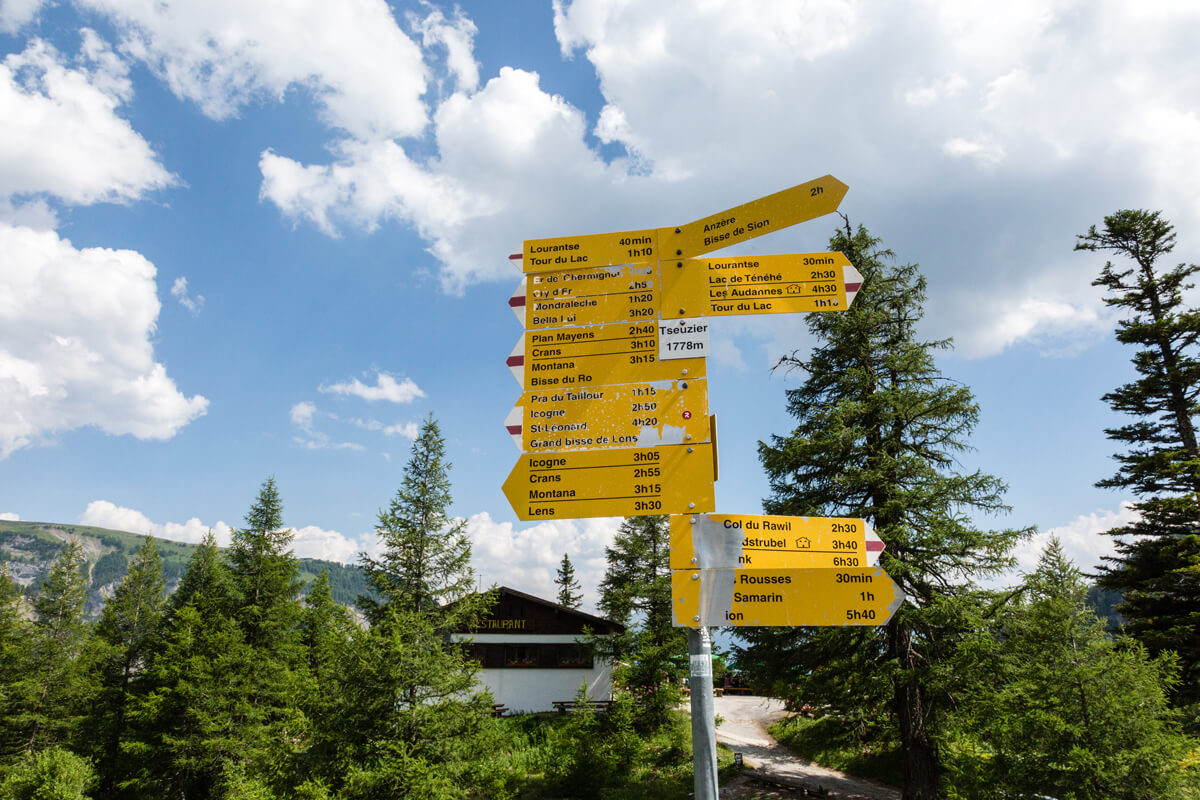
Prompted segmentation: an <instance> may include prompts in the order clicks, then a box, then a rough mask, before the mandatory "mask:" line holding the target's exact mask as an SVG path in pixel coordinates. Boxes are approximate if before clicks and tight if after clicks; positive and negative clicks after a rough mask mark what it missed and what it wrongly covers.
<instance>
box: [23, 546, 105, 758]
mask: <svg viewBox="0 0 1200 800" xmlns="http://www.w3.org/2000/svg"><path fill="white" fill-rule="evenodd" d="M85 567H86V561H85V559H84V555H83V547H82V546H81V545H80V544H79V542H78V541H77V540H71V541H69V542H68V543H67V544H66V546H65V547H64V548H63V549H62V551H61V552H60V553H59V554H58V556H57V557H56V558H55V559H54V561H53V562H52V563H51V565H50V569H49V570H48V571H47V573H46V578H45V580H44V581H43V582H42V585H41V587H40V588H39V590H38V594H37V598H36V599H35V600H34V603H33V609H34V615H35V619H34V625H33V637H32V648H31V652H30V659H29V672H28V673H27V676H26V682H27V685H28V690H27V693H26V696H25V700H26V702H27V705H26V709H25V712H24V713H23V714H18V719H19V720H21V722H22V723H23V724H24V727H25V729H26V731H27V733H26V735H25V751H26V752H27V753H33V752H36V751H38V750H41V749H44V748H46V747H49V746H51V745H57V744H62V745H68V746H69V745H71V744H74V739H75V736H76V735H77V734H78V726H79V723H80V721H81V720H82V718H83V715H84V713H85V711H86V708H87V704H88V701H89V697H90V695H91V694H92V691H93V689H94V686H93V685H92V683H91V681H90V680H89V676H88V674H87V669H86V665H85V664H84V661H83V658H82V655H83V652H84V647H85V645H86V644H87V639H88V633H89V631H88V627H87V625H86V624H85V621H84V610H85V607H86V604H87V574H86V572H85V571H84V570H85Z"/></svg>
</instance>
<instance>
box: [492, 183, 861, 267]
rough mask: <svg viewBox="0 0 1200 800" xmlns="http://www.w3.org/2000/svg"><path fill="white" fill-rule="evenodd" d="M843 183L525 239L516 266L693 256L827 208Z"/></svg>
mask: <svg viewBox="0 0 1200 800" xmlns="http://www.w3.org/2000/svg"><path fill="white" fill-rule="evenodd" d="M847 189H849V187H848V186H846V184H844V183H842V182H841V181H839V180H838V179H837V178H835V177H833V176H832V175H826V176H824V177H822V178H817V179H816V180H812V181H809V182H807V183H802V184H800V185H798V186H793V187H792V188H790V189H784V190H783V191H781V192H775V193H774V194H769V195H767V196H765V197H760V198H758V199H757V200H751V201H750V202H749V203H743V204H742V205H740V206H734V207H733V208H728V209H726V210H724V211H721V212H718V213H716V214H712V215H711V216H707V217H704V218H703V219H698V220H696V221H695V222H689V223H687V224H686V225H679V226H676V227H668V228H647V229H645V230H640V231H616V232H614V233H591V234H586V235H584V236H558V237H555V238H552V239H526V240H525V243H524V245H523V246H522V248H521V270H522V271H523V272H527V273H528V272H546V271H549V270H562V269H583V268H588V267H604V266H608V265H610V264H643V263H648V262H653V261H659V260H660V259H661V260H669V259H672V258H688V257H691V256H699V255H703V254H705V253H711V252H712V251H713V250H719V249H721V248H723V247H729V246H730V245H733V244H737V243H738V242H744V241H747V240H749V239H753V238H755V237H758V236H762V235H764V234H767V233H772V232H774V231H777V230H781V229H783V228H788V227H791V226H792V225H796V224H798V223H801V222H807V221H808V220H810V219H815V218H817V217H820V216H824V215H825V214H831V213H833V212H834V211H836V210H837V207H838V206H839V205H840V204H841V202H842V198H843V197H845V196H846V191H847ZM513 258H516V256H513Z"/></svg>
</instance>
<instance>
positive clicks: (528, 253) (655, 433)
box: [503, 175, 903, 800]
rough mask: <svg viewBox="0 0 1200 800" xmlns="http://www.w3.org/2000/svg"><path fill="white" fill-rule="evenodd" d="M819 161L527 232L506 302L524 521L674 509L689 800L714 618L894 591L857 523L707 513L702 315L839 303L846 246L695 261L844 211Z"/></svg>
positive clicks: (711, 779)
mask: <svg viewBox="0 0 1200 800" xmlns="http://www.w3.org/2000/svg"><path fill="white" fill-rule="evenodd" d="M847 189H848V187H847V186H846V184H844V183H842V182H841V181H839V180H838V179H837V178H834V177H833V176H832V175H826V176H824V177H822V178H817V179H816V180H812V181H809V182H807V183H802V184H800V185H798V186H793V187H792V188H790V189H784V190H783V191H781V192H776V193H774V194H770V195H767V196H765V197H760V198H758V199H757V200H753V201H751V202H749V203H745V204H743V205H740V206H735V207H733V208H730V209H726V210H725V211H721V212H719V213H717V214H713V215H711V216H708V217H704V218H701V219H698V220H695V221H694V222H689V223H687V224H685V225H679V226H674V227H666V228H647V229H644V230H636V231H617V232H614V233H597V234H587V235H583V236H565V237H557V238H552V239H527V240H526V241H525V242H524V244H523V245H522V249H521V252H520V253H517V254H514V255H512V256H510V257H509V258H510V259H512V260H513V261H520V262H521V271H522V272H523V273H525V277H524V278H523V279H522V280H521V284H520V285H519V286H518V287H517V289H516V291H514V292H513V294H512V297H511V298H510V299H509V301H508V302H509V306H510V307H511V308H512V310H513V312H514V313H515V314H516V315H517V319H518V320H519V321H520V322H521V324H522V326H523V327H524V328H525V333H524V334H523V335H522V337H521V339H520V340H519V341H518V342H517V344H516V346H515V347H514V348H513V350H512V353H511V354H510V355H509V357H508V360H507V365H508V367H509V369H510V370H511V371H512V373H513V377H515V378H516V379H517V383H518V384H519V385H520V387H521V391H522V393H523V394H522V395H521V397H520V399H519V400H518V401H517V403H516V405H515V406H514V407H513V409H512V411H511V412H509V414H508V417H507V418H506V419H505V428H506V429H507V431H508V433H509V434H510V435H511V436H512V438H513V441H514V442H515V443H516V445H517V447H518V449H519V450H520V451H521V456H520V458H519V459H518V460H517V463H516V465H515V466H514V467H513V469H512V471H511V472H510V473H509V475H508V478H507V480H505V482H504V487H503V488H504V495H505V497H507V498H508V501H509V503H510V504H511V505H512V507H513V510H514V511H515V512H516V514H517V517H518V519H521V520H534V519H547V518H549V519H577V518H582V517H607V516H633V515H637V514H670V515H672V516H671V568H672V570H673V573H672V607H673V610H674V624H675V625H678V626H685V627H687V628H688V653H689V661H690V665H691V682H690V684H691V703H692V748H693V758H694V761H695V790H696V791H695V796H696V798H697V800H716V797H717V761H716V730H715V727H714V724H713V722H714V720H713V690H712V642H711V639H710V638H709V633H708V627H707V626H709V625H882V624H883V623H885V622H886V621H887V620H888V619H890V617H891V615H892V614H893V613H894V612H895V610H896V608H897V607H898V606H899V604H900V603H901V602H902V601H903V594H902V593H901V592H900V590H899V589H898V588H897V587H896V585H895V583H894V582H892V580H891V579H890V578H889V577H888V576H887V575H886V574H885V573H884V572H883V571H882V570H880V569H877V568H875V566H874V565H875V562H876V560H877V559H878V557H879V553H880V551H882V550H883V542H882V541H880V540H879V537H877V536H875V533H874V531H872V530H871V528H870V526H868V525H867V524H866V523H865V522H864V521H863V520H857V519H820V518H815V517H767V516H749V515H729V514H722V515H718V514H710V513H707V512H711V511H713V508H714V502H715V501H714V492H713V483H714V481H715V480H716V425H715V418H714V417H711V416H710V415H709V408H708V381H707V377H708V375H707V356H708V322H707V319H706V318H708V317H714V316H729V315H740V314H795V313H807V312H814V311H844V310H845V309H847V308H848V307H849V306H850V304H851V303H852V302H853V301H854V296H855V294H856V293H857V292H858V290H859V288H860V287H861V285H862V280H863V279H862V275H861V274H859V272H858V271H857V270H856V269H855V268H854V267H853V265H851V264H850V262H849V261H848V260H847V259H846V257H845V256H844V255H843V254H842V253H793V254H783V255H766V256H742V257H738V258H704V257H703V256H704V255H705V254H706V253H710V252H712V251H714V250H718V249H721V248H725V247H728V246H730V245H733V244H738V243H740V242H744V241H747V240H749V239H753V238H756V237H758V236H762V235H764V234H767V233H771V232H773V231H777V230H781V229H783V228H787V227H790V226H792V225H796V224H798V223H801V222H806V221H808V220H810V219H815V218H816V217H820V216H824V215H825V214H829V213H832V212H833V211H836V210H837V207H838V205H839V204H840V203H841V201H842V198H843V197H844V196H845V194H846V191H847Z"/></svg>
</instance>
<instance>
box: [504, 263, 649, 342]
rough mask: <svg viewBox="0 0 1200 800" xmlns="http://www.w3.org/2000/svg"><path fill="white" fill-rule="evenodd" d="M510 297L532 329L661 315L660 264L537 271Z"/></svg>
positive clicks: (513, 306) (510, 302) (524, 323)
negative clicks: (659, 313)
mask: <svg viewBox="0 0 1200 800" xmlns="http://www.w3.org/2000/svg"><path fill="white" fill-rule="evenodd" d="M508 302H509V305H510V306H512V308H513V311H515V312H516V314H517V319H519V320H521V324H522V325H524V326H525V328H526V329H528V330H533V329H535V328H555V327H559V326H563V325H599V324H603V323H608V322H626V321H630V322H636V321H641V320H648V319H656V318H657V317H658V311H659V307H660V305H661V296H660V292H659V282H658V264H625V265H618V266H612V267H596V268H593V269H586V270H561V271H556V272H541V273H534V274H531V275H529V276H527V277H525V278H523V279H522V280H521V285H520V286H518V287H517V290H516V292H514V293H513V296H512V298H510V299H509V301H508Z"/></svg>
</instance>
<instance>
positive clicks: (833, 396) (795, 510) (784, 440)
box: [746, 222, 1022, 800]
mask: <svg viewBox="0 0 1200 800" xmlns="http://www.w3.org/2000/svg"><path fill="white" fill-rule="evenodd" d="M830 249H831V250H838V251H842V252H843V253H845V254H846V257H847V258H849V260H850V262H851V263H852V264H854V265H855V266H856V267H857V268H858V270H859V271H860V272H861V273H862V275H863V285H862V288H861V289H860V290H859V292H858V294H857V296H856V297H855V300H854V303H853V305H852V306H851V307H850V308H849V309H848V310H846V311H840V312H831V313H817V314H810V315H808V316H807V318H806V322H807V324H808V327H809V330H810V331H811V332H812V333H813V334H814V336H815V337H816V344H815V346H814V348H813V350H812V352H811V353H810V354H809V355H808V356H807V357H806V358H805V357H801V356H800V355H799V354H797V353H793V354H792V355H791V356H789V357H785V358H784V359H782V360H781V362H780V363H781V365H782V366H784V367H788V368H793V369H796V370H800V371H802V372H803V373H804V374H805V378H804V382H803V384H802V385H801V386H800V387H798V388H795V389H790V390H788V392H787V398H788V412H789V413H790V414H791V415H792V416H793V417H795V418H796V420H797V425H796V428H795V429H794V430H793V431H792V432H791V433H790V434H788V435H786V436H774V437H772V439H771V442H770V443H760V445H759V454H760V457H761V459H762V462H763V466H764V467H765V469H766V471H767V474H768V476H769V478H770V485H771V496H770V498H769V499H768V500H767V501H766V502H765V503H764V506H765V508H766V510H767V511H768V512H769V513H773V514H788V515H796V516H847V517H861V518H865V519H867V520H868V521H869V522H870V523H871V524H872V525H873V527H874V528H875V530H876V532H877V533H878V534H879V536H880V537H881V538H882V539H883V540H884V541H885V542H886V543H887V550H886V551H885V552H884V554H883V556H882V557H881V558H880V561H879V566H880V567H882V568H884V569H885V570H886V571H887V573H888V574H889V575H891V577H892V578H893V579H894V580H896V581H897V582H898V583H899V584H900V585H901V586H902V587H903V589H904V591H905V593H906V594H907V596H908V597H909V598H910V602H909V603H906V604H905V605H904V606H902V607H901V609H900V611H899V612H897V614H896V615H895V616H894V617H893V618H892V620H891V622H890V623H888V625H887V626H885V627H883V628H880V629H874V628H868V629H857V630H855V629H849V628H846V629H840V628H832V629H817V630H815V631H803V630H802V629H800V630H798V631H787V630H783V631H780V632H776V631H772V630H771V629H763V630H762V631H761V632H748V633H747V634H746V637H747V639H748V640H749V641H750V643H751V648H752V649H753V647H754V645H755V644H757V643H759V642H763V643H767V642H770V641H771V640H773V639H774V640H776V641H778V640H779V639H780V638H781V637H793V640H794V641H796V640H798V641H803V643H804V644H805V647H803V648H797V649H794V650H792V649H790V648H786V647H785V648H784V649H785V650H787V651H789V652H790V657H791V658H792V660H793V662H799V663H800V664H801V665H806V666H807V669H808V672H809V674H811V675H813V676H814V677H816V676H821V675H831V674H834V673H836V674H837V675H849V674H850V671H851V670H855V669H857V670H860V671H861V670H868V671H869V672H868V674H867V675H864V674H863V673H862V672H859V673H858V674H857V675H856V676H851V677H850V678H849V680H851V681H854V682H857V683H859V684H863V685H865V688H866V689H867V692H866V693H865V694H863V695H859V696H857V697H855V696H854V695H853V694H850V693H846V692H838V693H837V694H836V695H835V696H833V697H830V698H825V697H817V698H812V699H809V700H808V702H830V701H836V702H841V703H846V704H849V705H850V708H843V709H839V711H842V710H845V711H851V710H853V708H854V706H855V705H858V704H862V703H873V702H877V701H879V700H882V699H884V698H881V697H880V696H879V695H880V691H881V690H882V688H883V687H884V686H886V691H887V693H888V695H889V697H888V698H887V700H888V701H889V703H888V705H889V706H890V711H891V713H892V715H893V716H892V719H894V720H895V721H896V724H897V726H898V733H899V739H900V743H901V746H902V749H903V752H904V798H905V800H932V798H934V797H936V796H937V793H938V786H939V772H940V763H939V758H938V750H937V741H936V739H937V727H938V725H939V724H940V719H941V717H942V715H943V713H944V710H945V708H944V701H943V699H942V696H941V695H940V693H939V691H938V687H937V686H936V685H935V684H936V679H937V675H938V670H937V664H938V663H939V662H941V661H944V660H945V659H947V658H948V656H949V652H952V647H953V642H954V640H955V637H956V636H958V635H961V633H962V632H963V630H964V629H966V628H967V625H966V624H965V621H964V617H963V612H962V609H963V607H964V606H970V605H971V604H972V603H973V602H974V598H975V596H976V591H975V588H974V586H973V585H972V584H971V582H970V581H971V579H972V578H973V577H978V576H984V575H989V574H993V573H995V572H997V571H998V570H1000V569H1002V568H1004V567H1006V566H1008V565H1009V563H1010V561H1009V559H1008V557H1007V554H1008V552H1009V550H1010V548H1011V545H1012V544H1013V542H1014V541H1015V540H1016V538H1017V537H1018V536H1019V535H1020V534H1021V533H1022V532H1019V531H999V532H990V531H984V530H980V529H978V528H976V527H975V526H974V525H973V524H972V523H971V520H970V515H972V514H974V513H977V512H984V513H989V512H992V513H994V512H1000V511H1005V510H1007V509H1006V508H1005V506H1004V505H1003V503H1002V501H1001V495H1002V492H1003V490H1004V485H1003V483H1001V481H999V480H998V479H997V478H995V477H992V476H990V475H987V474H984V473H982V472H973V473H969V474H961V473H959V472H957V471H956V468H957V466H958V464H957V461H956V456H957V455H958V454H959V453H960V452H962V451H963V450H965V449H967V447H968V445H967V436H968V434H969V433H970V431H971V430H972V428H973V427H974V425H975V423H976V420H977V419H978V414H979V411H978V407H977V406H976V405H975V402H974V400H973V399H972V397H971V393H970V391H969V390H968V389H967V388H966V387H965V386H961V385H957V384H954V383H952V382H950V381H948V380H946V379H945V378H943V377H942V375H941V374H940V373H939V371H938V369H937V367H936V365H935V363H934V353H936V352H937V351H939V350H944V349H946V348H948V347H949V346H950V343H949V341H923V340H921V339H919V338H918V336H917V323H918V322H919V320H920V318H921V316H922V305H923V302H924V299H925V279H924V278H923V277H922V276H921V274H920V272H919V270H918V268H917V267H916V265H913V264H906V265H898V266H891V265H889V264H887V263H886V262H887V261H889V260H891V258H892V254H891V253H890V252H889V251H886V250H882V249H880V247H879V240H878V239H876V238H874V237H872V236H871V235H870V233H868V232H867V230H866V229H865V228H863V227H861V226H860V227H859V229H858V230H857V231H856V232H852V231H851V229H850V225H849V222H847V224H846V228H845V230H844V231H839V232H838V233H836V234H835V235H834V236H833V238H832V239H831V241H830ZM838 659H842V660H838ZM847 659H848V660H847ZM843 665H844V668H843ZM804 668H805V667H804V666H801V667H800V669H804ZM809 688H810V689H820V688H827V689H832V688H833V686H832V685H831V682H825V683H824V684H822V683H819V682H813V683H811V684H809ZM883 711H884V710H883V709H880V708H878V707H875V708H873V709H862V707H861V705H859V708H858V713H859V714H860V715H861V716H868V714H869V713H870V712H874V716H875V717H876V718H878V717H880V716H881V713H880V712H883Z"/></svg>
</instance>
